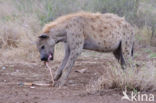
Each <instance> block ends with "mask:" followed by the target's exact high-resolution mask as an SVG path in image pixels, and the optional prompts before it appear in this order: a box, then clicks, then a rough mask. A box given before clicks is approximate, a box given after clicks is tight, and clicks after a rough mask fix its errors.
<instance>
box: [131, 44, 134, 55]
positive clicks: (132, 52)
mask: <svg viewBox="0 0 156 103" xmlns="http://www.w3.org/2000/svg"><path fill="white" fill-rule="evenodd" d="M133 55H134V42H133V44H132V49H131V56H132V57H133Z"/></svg>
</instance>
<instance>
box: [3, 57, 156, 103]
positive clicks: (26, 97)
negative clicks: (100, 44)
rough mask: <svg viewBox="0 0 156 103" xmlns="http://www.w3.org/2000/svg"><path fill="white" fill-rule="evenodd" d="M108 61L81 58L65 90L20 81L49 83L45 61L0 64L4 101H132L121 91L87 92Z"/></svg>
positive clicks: (41, 102) (122, 102)
mask: <svg viewBox="0 0 156 103" xmlns="http://www.w3.org/2000/svg"><path fill="white" fill-rule="evenodd" d="M95 61H96V62H95ZM105 61H107V59H94V58H83V59H78V60H77V62H76V64H75V66H74V67H73V69H72V72H71V73H70V76H69V79H68V81H67V83H66V86H64V87H62V88H61V89H58V88H57V87H47V86H24V85H21V84H20V83H22V82H34V81H46V82H49V81H50V74H49V71H48V69H46V68H45V66H43V65H41V64H40V65H38V64H36V63H29V64H24V63H8V64H3V65H2V66H1V67H0V103H131V102H129V101H122V100H121V97H122V91H121V90H116V89H112V90H111V89H106V90H105V91H103V92H102V93H98V94H88V93H87V92H86V85H87V84H89V82H90V81H95V80H97V78H98V77H100V76H101V75H102V73H103V72H105V69H104V68H103V66H102V65H105ZM59 63H60V62H51V63H50V66H51V67H53V68H54V70H56V68H57V66H58V65H59ZM4 67H5V68H4ZM95 68H96V69H95ZM80 69H86V71H85V72H84V73H79V72H75V71H76V70H80ZM154 94H155V95H156V93H154ZM133 103H135V102H133ZM139 103H140V102H139ZM144 103H147V102H144ZM153 103H154V102H153Z"/></svg>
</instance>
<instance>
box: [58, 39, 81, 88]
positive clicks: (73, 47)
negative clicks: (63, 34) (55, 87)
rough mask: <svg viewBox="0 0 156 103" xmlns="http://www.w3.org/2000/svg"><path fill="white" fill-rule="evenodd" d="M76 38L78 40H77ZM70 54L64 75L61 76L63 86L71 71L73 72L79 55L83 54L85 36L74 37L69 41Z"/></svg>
mask: <svg viewBox="0 0 156 103" xmlns="http://www.w3.org/2000/svg"><path fill="white" fill-rule="evenodd" d="M75 39H76V40H75ZM68 45H69V49H70V54H69V58H68V61H67V64H66V66H65V68H64V70H63V72H62V76H61V78H60V80H59V81H60V84H59V86H63V85H64V84H65V82H66V80H67V78H68V76H69V73H70V72H71V69H72V66H73V65H74V63H75V61H76V59H77V57H78V56H79V55H80V54H81V52H82V49H83V45H84V38H83V37H80V38H76V37H73V40H72V39H71V41H69V42H68Z"/></svg>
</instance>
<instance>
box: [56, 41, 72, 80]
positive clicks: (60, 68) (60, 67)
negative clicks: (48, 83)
mask: <svg viewBox="0 0 156 103" xmlns="http://www.w3.org/2000/svg"><path fill="white" fill-rule="evenodd" d="M64 47H65V56H64V59H63V61H62V63H61V65H60V66H59V68H58V69H57V71H56V73H55V77H54V80H55V81H56V80H58V79H59V78H60V77H61V75H62V70H63V69H64V67H65V65H66V64H67V61H68V58H69V54H70V49H69V46H68V45H67V44H66V43H65V44H64Z"/></svg>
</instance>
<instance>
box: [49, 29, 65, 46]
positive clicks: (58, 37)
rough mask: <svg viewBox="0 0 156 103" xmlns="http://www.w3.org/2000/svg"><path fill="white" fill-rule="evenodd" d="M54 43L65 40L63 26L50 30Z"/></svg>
mask: <svg viewBox="0 0 156 103" xmlns="http://www.w3.org/2000/svg"><path fill="white" fill-rule="evenodd" d="M51 37H52V38H53V39H54V40H55V43H59V42H66V30H65V29H64V28H56V29H54V30H52V36H51Z"/></svg>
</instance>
